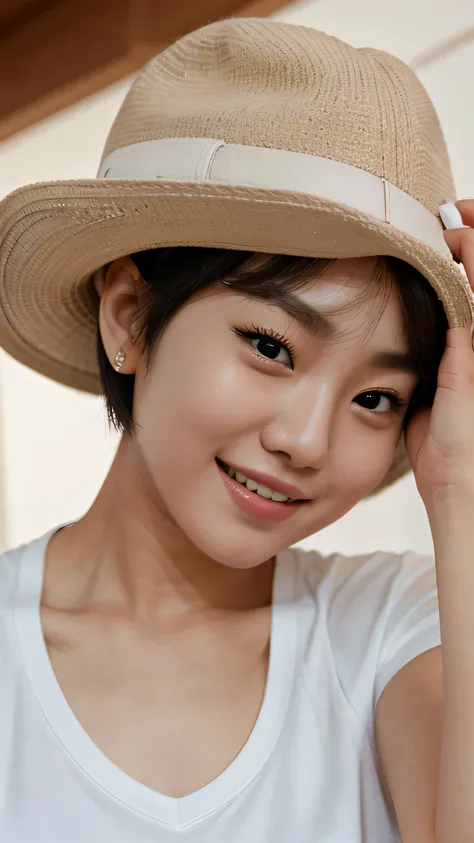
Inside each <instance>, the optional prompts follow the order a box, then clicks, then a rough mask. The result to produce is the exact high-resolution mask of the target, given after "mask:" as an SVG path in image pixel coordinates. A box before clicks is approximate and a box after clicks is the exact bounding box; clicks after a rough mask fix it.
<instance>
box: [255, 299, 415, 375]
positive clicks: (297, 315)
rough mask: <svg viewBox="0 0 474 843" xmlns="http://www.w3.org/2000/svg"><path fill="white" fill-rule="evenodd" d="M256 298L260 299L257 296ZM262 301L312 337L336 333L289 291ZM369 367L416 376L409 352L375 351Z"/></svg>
mask: <svg viewBox="0 0 474 843" xmlns="http://www.w3.org/2000/svg"><path fill="white" fill-rule="evenodd" d="M249 292H250V291H249ZM257 298H260V297H259V296H257ZM264 301H269V302H271V304H273V305H275V306H276V307H278V308H280V309H281V310H284V311H285V313H288V315H289V316H291V317H292V318H293V319H295V320H296V322H298V323H299V324H300V325H301V326H302V327H303V328H304V329H305V330H306V331H308V333H310V334H311V335H312V336H315V337H323V338H325V339H330V338H331V337H332V336H334V334H336V333H337V327H336V325H335V324H334V322H332V321H331V320H330V319H328V318H327V316H323V314H322V313H320V311H318V310H315V308H313V307H311V305H309V304H307V303H306V302H304V301H303V300H302V299H300V298H299V296H295V295H294V294H293V293H291V292H289V291H285V292H283V291H281V290H275V293H274V295H273V294H271V293H270V295H269V296H268V298H267V297H265V299H264ZM370 365H371V367H372V368H374V369H375V368H378V369H388V370H392V371H399V372H406V373H407V374H412V375H414V374H417V366H416V364H415V361H414V359H413V356H412V355H411V354H410V353H409V352H403V351H392V350H390V349H387V350H381V351H376V352H375V353H374V354H373V355H372V356H371V358H370Z"/></svg>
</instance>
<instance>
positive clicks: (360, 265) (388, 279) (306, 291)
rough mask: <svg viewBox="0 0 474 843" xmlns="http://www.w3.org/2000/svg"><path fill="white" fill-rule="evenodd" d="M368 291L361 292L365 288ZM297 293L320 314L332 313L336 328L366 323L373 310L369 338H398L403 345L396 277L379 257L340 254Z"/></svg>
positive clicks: (342, 329) (352, 327) (354, 326)
mask: <svg viewBox="0 0 474 843" xmlns="http://www.w3.org/2000/svg"><path fill="white" fill-rule="evenodd" d="M365 290H366V291H367V295H361V294H363V293H364V291H365ZM298 297H299V298H300V299H302V300H303V301H304V302H305V304H308V305H309V306H310V307H313V308H314V309H315V310H317V311H318V312H319V313H321V314H322V315H325V316H328V317H331V321H332V322H333V323H335V325H336V327H337V329H338V331H341V332H344V331H346V330H349V331H350V333H351V334H352V332H353V330H354V331H355V330H356V329H357V327H361V328H362V327H366V326H367V324H368V320H371V321H372V317H373V314H374V307H376V310H375V313H376V316H377V325H375V324H374V330H373V334H372V335H371V336H372V340H373V341H374V342H375V343H377V341H378V340H379V339H380V338H383V339H385V341H387V340H389V339H391V340H395V338H397V339H398V341H399V343H400V346H402V345H403V342H404V337H403V315H402V308H401V302H400V298H399V294H398V289H397V285H396V283H395V279H394V278H393V276H392V275H391V273H390V270H389V268H388V266H387V264H386V263H385V262H384V261H380V258H378V257H377V256H375V257H364V258H341V259H337V260H335V261H334V262H333V263H331V264H330V265H329V266H327V267H326V268H325V269H324V270H323V271H322V273H320V274H318V275H317V277H315V278H314V280H311V279H309V280H308V283H307V284H305V286H304V288H302V289H300V290H298Z"/></svg>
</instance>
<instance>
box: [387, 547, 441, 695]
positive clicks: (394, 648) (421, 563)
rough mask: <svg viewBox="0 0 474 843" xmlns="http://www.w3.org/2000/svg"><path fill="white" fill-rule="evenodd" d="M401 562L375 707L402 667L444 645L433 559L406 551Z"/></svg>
mask: <svg viewBox="0 0 474 843" xmlns="http://www.w3.org/2000/svg"><path fill="white" fill-rule="evenodd" d="M399 562H400V570H399V572H398V574H397V576H396V578H395V580H394V583H393V587H392V588H391V589H390V596H389V599H388V601H387V608H386V618H385V623H384V627H383V634H382V640H381V646H380V650H379V658H378V661H377V667H376V673H375V683H374V694H375V696H374V703H375V705H376V704H377V702H378V700H379V699H380V696H381V694H382V691H383V690H384V688H385V687H386V686H387V685H388V683H389V682H390V680H391V679H392V678H393V677H394V676H395V674H396V673H397V672H398V671H399V670H400V669H401V668H402V667H404V666H405V665H406V664H408V663H409V662H410V661H412V659H414V658H416V656H419V655H420V654H421V653H424V652H425V651H426V650H430V649H432V648H433V647H437V646H439V645H440V644H441V632H440V622H439V605H438V592H437V582H436V566H435V561H434V558H433V557H432V556H420V555H419V554H417V553H414V552H407V553H404V554H403V555H402V556H400V557H399Z"/></svg>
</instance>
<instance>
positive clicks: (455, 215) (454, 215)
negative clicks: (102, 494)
mask: <svg viewBox="0 0 474 843" xmlns="http://www.w3.org/2000/svg"><path fill="white" fill-rule="evenodd" d="M438 210H439V215H440V217H441V219H442V221H443V223H444V227H445V228H469V226H468V225H464V224H463V221H462V216H461V214H460V213H459V211H458V209H457V208H456V205H454V204H453V203H452V202H446V204H445V205H440V206H439V208H438Z"/></svg>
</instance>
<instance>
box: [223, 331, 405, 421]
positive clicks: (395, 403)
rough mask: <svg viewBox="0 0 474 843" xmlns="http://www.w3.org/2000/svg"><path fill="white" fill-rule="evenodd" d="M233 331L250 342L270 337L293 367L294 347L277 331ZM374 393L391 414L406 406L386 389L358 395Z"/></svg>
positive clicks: (399, 398) (396, 393)
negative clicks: (385, 402) (384, 401)
mask: <svg viewBox="0 0 474 843" xmlns="http://www.w3.org/2000/svg"><path fill="white" fill-rule="evenodd" d="M233 331H234V333H235V334H237V336H239V337H242V338H243V339H245V340H249V341H250V340H259V339H262V337H270V339H272V340H276V342H279V343H280V345H282V346H283V348H285V349H286V351H287V352H288V355H289V357H290V360H291V365H292V366H293V365H294V360H295V348H294V346H293V345H292V344H291V342H290V341H289V340H288V339H287V338H286V337H284V336H282V335H281V334H279V333H277V331H274V330H273V329H272V328H258V327H257V326H256V325H253V324H252V330H250V329H248V328H233ZM257 353H259V352H257ZM261 356H262V357H263V355H261ZM263 359H265V358H263ZM267 359H268V360H269V362H273V361H272V360H271V358H267ZM374 392H377V393H378V394H379V395H383V396H385V397H386V398H388V399H389V400H390V401H391V404H392V412H395V413H400V412H401V410H403V409H404V407H406V405H407V402H406V401H404V400H403V399H402V398H401V397H400V395H399V394H398V392H395V391H394V392H392V391H390V390H386V389H368V390H367V391H366V392H361V393H360V394H361V395H370V394H372V393H374ZM369 412H370V410H369ZM372 412H375V411H372ZM377 415H381V414H380V413H377Z"/></svg>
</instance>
